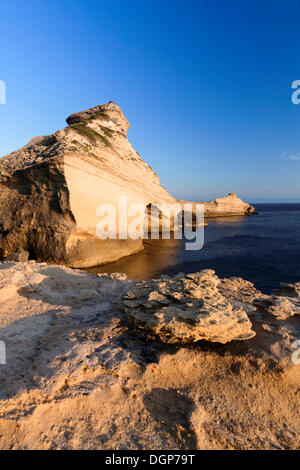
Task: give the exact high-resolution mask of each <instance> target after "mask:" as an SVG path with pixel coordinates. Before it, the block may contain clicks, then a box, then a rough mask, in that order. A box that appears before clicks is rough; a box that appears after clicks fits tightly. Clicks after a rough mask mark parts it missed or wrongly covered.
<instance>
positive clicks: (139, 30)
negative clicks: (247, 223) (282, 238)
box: [0, 0, 300, 202]
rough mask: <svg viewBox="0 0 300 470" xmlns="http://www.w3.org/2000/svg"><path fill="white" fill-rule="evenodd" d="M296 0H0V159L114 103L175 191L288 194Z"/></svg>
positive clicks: (294, 128)
mask: <svg viewBox="0 0 300 470" xmlns="http://www.w3.org/2000/svg"><path fill="white" fill-rule="evenodd" d="M299 23H300V1H297V0H285V1H282V0H260V1H257V0H226V2H225V1H224V0H217V1H213V2H212V1H208V0H206V1H202V0H197V1H191V0H185V1H176V0H172V1H168V0H160V1H157V0H151V1H144V2H143V1H141V0H138V1H136V0H127V1H124V0H114V1H109V0H106V1H102V0H94V1H93V0H82V1H78V0H72V1H71V0H51V1H50V0H47V1H45V0H44V1H43V0H27V1H24V0H22V1H18V0H17V1H10V2H2V3H1V27H0V37H1V49H0V50H1V67H0V80H3V81H5V82H6V86H7V104H6V105H0V155H5V154H7V153H9V152H11V151H12V150H15V149H17V148H20V147H22V146H23V145H25V144H26V143H27V142H28V141H29V140H30V139H31V138H32V137H33V136H36V135H47V134H50V133H52V132H54V131H56V130H58V129H60V128H63V127H65V125H66V124H65V118H66V117H67V116H68V115H69V114H71V113H73V112H76V111H81V110H84V109H87V108H90V107H92V106H95V105H97V104H102V103H105V102H108V101H109V100H112V101H115V102H116V103H118V104H119V105H120V106H121V108H122V109H123V111H124V113H125V115H126V116H127V118H128V120H129V122H130V123H131V128H130V130H129V133H128V137H129V139H130V141H131V143H132V144H133V145H134V147H135V149H136V150H137V151H138V152H139V153H140V154H141V156H142V157H143V158H144V159H145V160H146V162H147V163H149V164H150V165H151V166H152V167H153V169H154V170H156V172H157V173H158V174H159V176H160V178H161V182H162V184H163V185H164V186H165V187H166V188H167V189H168V190H169V191H170V192H171V193H172V194H173V195H174V196H176V197H182V198H185V199H196V200H205V199H211V198H214V197H216V196H219V195H224V194H226V193H228V192H229V191H235V192H236V193H238V195H240V196H242V197H243V198H245V199H246V200H249V201H250V202H259V201H264V200H266V201H274V202H275V201H300V178H299V176H300V140H299V136H300V105H298V106H296V105H294V104H292V101H291V94H292V89H291V84H292V82H293V81H294V80H300V34H299Z"/></svg>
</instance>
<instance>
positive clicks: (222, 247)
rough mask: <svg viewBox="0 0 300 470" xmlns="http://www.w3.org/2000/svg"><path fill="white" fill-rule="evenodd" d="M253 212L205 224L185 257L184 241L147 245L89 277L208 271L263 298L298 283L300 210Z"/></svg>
mask: <svg viewBox="0 0 300 470" xmlns="http://www.w3.org/2000/svg"><path fill="white" fill-rule="evenodd" d="M255 207H256V210H257V211H258V212H259V213H258V215H253V216H248V217H222V218H216V219H208V220H207V222H208V226H207V227H205V235H204V238H205V241H204V247H203V248H202V249H201V250H199V251H186V250H185V242H184V240H152V241H147V242H145V249H144V250H143V251H142V252H140V253H138V254H136V255H132V256H129V257H127V258H124V259H122V260H120V261H117V262H115V263H111V264H109V265H106V266H101V267H97V268H92V269H91V270H90V271H94V272H125V273H126V274H128V275H129V276H130V277H132V278H134V279H137V280H142V279H149V278H152V277H156V276H158V275H160V274H162V273H176V272H179V271H183V272H185V273H190V272H195V271H199V270H200V269H204V268H212V269H214V270H215V271H216V273H217V274H218V275H219V276H220V277H230V276H239V277H243V278H244V279H247V280H249V281H251V282H253V283H254V284H255V286H256V287H257V288H258V289H260V290H262V291H264V292H266V293H269V292H271V291H272V289H274V288H277V287H279V285H280V282H282V281H284V282H296V281H300V204H256V205H255Z"/></svg>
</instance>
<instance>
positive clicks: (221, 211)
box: [179, 193, 255, 217]
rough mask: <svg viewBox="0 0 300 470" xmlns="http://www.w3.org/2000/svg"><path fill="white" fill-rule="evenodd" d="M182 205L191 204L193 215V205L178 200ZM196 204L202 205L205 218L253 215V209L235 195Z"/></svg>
mask: <svg viewBox="0 0 300 470" xmlns="http://www.w3.org/2000/svg"><path fill="white" fill-rule="evenodd" d="M179 202H180V203H181V204H182V205H183V204H184V203H185V204H186V203H187V204H193V213H195V203H193V202H188V201H183V200H179ZM198 204H204V216H205V217H229V216H234V215H238V216H240V215H251V214H253V213H254V211H255V208H254V207H253V206H251V205H250V204H248V203H247V202H244V201H243V200H242V199H240V198H239V197H237V195H236V194H235V193H229V194H228V195H227V196H225V197H219V198H217V199H214V200H213V201H209V202H203V201H202V202H198Z"/></svg>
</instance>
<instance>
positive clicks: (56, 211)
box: [0, 102, 175, 267]
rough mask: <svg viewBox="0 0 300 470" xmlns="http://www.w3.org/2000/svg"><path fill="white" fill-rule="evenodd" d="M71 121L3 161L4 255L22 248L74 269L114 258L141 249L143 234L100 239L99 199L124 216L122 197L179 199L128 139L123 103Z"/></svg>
mask: <svg viewBox="0 0 300 470" xmlns="http://www.w3.org/2000/svg"><path fill="white" fill-rule="evenodd" d="M67 123H68V127H66V128H65V129H63V130H61V131H58V132H56V133H54V134H53V135H50V136H47V137H36V138H34V139H32V140H31V141H30V142H29V144H28V145H26V146H25V147H24V148H22V149H21V150H18V151H16V152H13V153H11V154H10V155H8V156H6V157H3V158H1V159H0V257H2V258H7V257H8V256H13V257H14V258H15V259H17V258H19V252H20V250H21V251H22V250H23V251H26V252H28V253H29V258H32V259H36V260H38V261H47V262H55V263H62V264H67V265H69V266H72V267H88V266H95V265H97V264H103V263H105V262H110V261H114V260H117V259H119V258H121V257H122V256H125V255H129V254H131V253H134V252H137V251H139V250H140V249H142V240H141V238H138V239H136V240H132V239H129V240H100V239H99V238H98V237H97V232H96V227H97V224H98V223H99V221H100V219H101V217H100V216H99V214H98V215H97V209H98V207H99V205H100V204H106V203H108V204H112V205H113V206H114V208H115V210H116V216H117V218H118V215H119V198H120V196H126V197H127V203H128V206H129V205H131V204H142V205H143V206H145V208H146V206H147V205H149V204H150V203H152V204H158V203H173V202H175V200H174V198H173V197H172V196H170V194H169V193H168V192H167V191H166V190H165V189H164V188H163V187H162V186H161V185H160V181H159V177H158V176H157V175H156V174H155V172H154V171H153V170H152V169H151V168H150V167H149V166H148V165H147V164H146V163H145V162H144V161H143V160H142V158H141V157H140V155H139V154H138V153H137V152H136V151H135V150H134V149H133V148H132V146H131V144H130V143H129V141H128V139H127V130H128V128H129V123H128V121H127V119H126V118H125V116H124V114H123V112H122V110H121V109H120V107H119V106H118V105H116V104H115V103H113V102H109V103H108V104H104V105H100V106H96V107H95V108H92V109H89V110H88V111H84V112H80V113H76V114H73V115H71V116H70V117H69V118H68V119H67ZM103 215H104V214H103ZM133 218H134V217H131V218H130V217H129V219H128V222H129V223H130V221H131V220H132V219H133ZM117 233H118V225H117Z"/></svg>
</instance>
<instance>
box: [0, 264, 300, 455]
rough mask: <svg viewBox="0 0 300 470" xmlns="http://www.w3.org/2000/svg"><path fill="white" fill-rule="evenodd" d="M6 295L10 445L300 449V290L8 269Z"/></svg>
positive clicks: (0, 373) (4, 416)
mask: <svg viewBox="0 0 300 470" xmlns="http://www.w3.org/2000/svg"><path fill="white" fill-rule="evenodd" d="M0 295H1V297H0V340H2V341H5V343H6V352H7V364H6V365H0V395H1V396H0V399H1V401H0V448H2V449H195V448H199V449H297V448H299V447H300V418H299V407H300V388H299V383H300V382H299V379H300V371H299V365H297V364H296V362H297V361H296V360H295V359H296V358H297V357H298V356H297V354H296V355H295V352H296V351H295V349H294V348H293V344H294V343H293V342H294V341H295V340H298V339H300V322H299V313H300V283H298V284H293V285H291V284H287V285H284V286H283V289H282V291H279V292H276V293H274V295H272V296H266V295H264V294H262V293H261V292H259V291H258V290H256V289H255V287H254V286H253V284H251V283H250V282H248V281H244V280H242V279H239V278H232V279H219V278H218V277H217V276H216V275H215V274H214V272H213V271H211V270H206V271H201V272H200V273H195V274H191V275H184V274H182V273H180V274H178V275H176V276H173V277H171V276H162V277H161V278H159V279H157V280H151V281H146V282H135V281H132V280H130V279H127V278H126V276H125V275H122V274H115V275H98V276H96V275H93V274H87V273H85V272H81V271H76V270H71V269H69V268H66V267H62V266H55V265H51V266H50V265H47V264H45V263H42V264H38V263H35V262H28V263H8V262H7V263H2V264H0ZM292 358H293V359H294V361H292Z"/></svg>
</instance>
